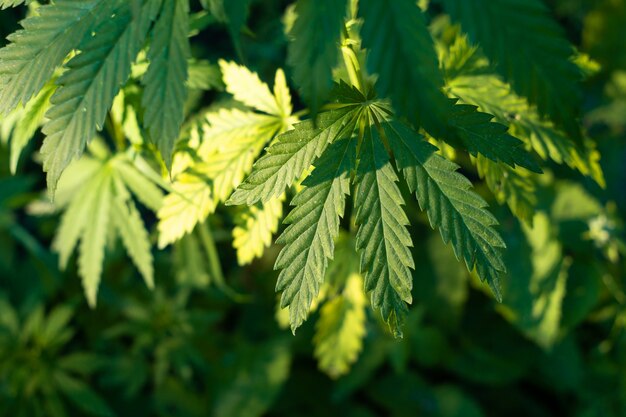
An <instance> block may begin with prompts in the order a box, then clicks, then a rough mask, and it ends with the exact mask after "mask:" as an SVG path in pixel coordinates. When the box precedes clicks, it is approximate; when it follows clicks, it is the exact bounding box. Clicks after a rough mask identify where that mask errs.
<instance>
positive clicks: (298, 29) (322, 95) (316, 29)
mask: <svg viewBox="0 0 626 417" xmlns="http://www.w3.org/2000/svg"><path fill="white" fill-rule="evenodd" d="M346 11H347V1H346V0H298V1H297V2H296V8H295V13H296V15H297V17H296V21H295V22H294V24H293V26H292V28H291V31H290V32H289V36H290V37H291V38H292V40H291V42H290V43H289V49H288V61H289V63H290V65H291V66H293V68H294V79H295V81H296V83H297V84H298V86H300V88H301V90H302V94H303V95H304V97H305V98H306V99H307V100H308V102H309V106H310V107H311V109H312V111H313V113H314V114H315V113H317V111H318V110H319V108H320V107H321V105H322V104H323V101H324V100H325V99H326V98H327V97H328V94H329V93H330V90H331V88H332V85H333V80H332V70H333V68H334V67H335V65H336V64H337V57H338V54H339V52H338V50H337V47H338V45H339V42H340V38H341V31H342V28H343V19H344V17H345V15H346Z"/></svg>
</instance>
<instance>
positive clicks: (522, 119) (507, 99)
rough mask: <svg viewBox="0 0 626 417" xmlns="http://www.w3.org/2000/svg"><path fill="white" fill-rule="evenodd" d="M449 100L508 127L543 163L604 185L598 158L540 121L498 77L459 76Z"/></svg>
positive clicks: (538, 116)
mask: <svg viewBox="0 0 626 417" xmlns="http://www.w3.org/2000/svg"><path fill="white" fill-rule="evenodd" d="M447 87H448V89H449V92H450V94H451V95H452V96H454V97H457V98H459V99H461V100H462V101H463V102H464V103H469V104H472V105H475V106H478V107H479V108H480V110H482V111H486V112H488V113H490V114H493V115H494V116H495V117H496V119H497V120H498V121H499V122H501V123H507V124H509V126H510V129H511V133H512V134H513V135H515V137H517V138H520V139H521V140H523V141H524V142H525V144H526V145H527V146H529V147H530V148H532V149H533V150H534V151H535V152H536V153H537V154H538V155H539V156H540V157H541V158H542V159H544V160H547V159H551V160H553V161H554V162H556V163H558V164H562V163H565V164H567V165H568V166H569V167H570V168H572V169H576V170H578V171H579V172H580V173H582V174H583V175H587V176H590V177H592V178H593V179H594V180H595V181H596V182H597V183H598V184H600V185H603V184H604V176H603V174H602V168H601V167H600V165H599V162H598V159H599V154H598V152H597V151H596V150H594V149H592V148H590V147H589V145H585V148H584V149H583V150H579V147H578V146H576V145H575V144H574V142H572V140H571V139H570V138H569V137H568V135H567V134H565V133H564V132H563V131H561V130H559V129H558V128H556V126H555V125H554V124H553V123H552V122H551V121H549V120H546V119H545V118H542V117H541V116H540V115H539V114H538V113H537V111H536V109H534V108H533V107H531V106H530V105H529V103H528V101H527V100H525V99H524V98H522V97H519V96H517V95H516V94H515V93H514V92H512V91H511V88H510V87H509V86H508V85H507V84H505V83H504V82H503V81H502V80H500V79H499V77H498V76H496V75H493V74H484V73H482V74H476V75H464V74H459V75H458V76H456V77H454V78H452V79H450V80H449V82H448V86H447Z"/></svg>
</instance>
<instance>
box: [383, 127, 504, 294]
mask: <svg viewBox="0 0 626 417" xmlns="http://www.w3.org/2000/svg"><path fill="white" fill-rule="evenodd" d="M383 128H384V132H385V136H386V137H387V140H388V141H389V145H390V146H391V149H392V151H393V153H394V155H395V158H396V164H397V166H398V168H399V169H400V170H402V173H403V174H404V177H405V178H406V181H407V184H408V186H409V189H410V190H411V191H412V192H415V193H416V196H417V200H418V202H419V204H420V207H421V208H422V210H426V212H427V213H428V218H429V219H430V224H431V225H432V226H433V228H435V227H436V228H438V229H439V232H440V233H441V237H442V238H443V241H444V242H445V243H446V244H447V243H448V242H451V244H452V248H453V249H454V253H455V255H456V257H457V258H458V259H461V258H462V259H464V260H465V264H466V265H467V268H468V269H469V270H470V271H472V270H473V269H474V268H476V271H477V272H478V276H479V277H480V278H481V279H483V280H485V281H487V282H488V283H489V285H490V286H491V288H492V290H493V292H494V294H495V295H496V298H498V299H500V298H501V296H500V290H499V281H500V277H501V276H502V275H503V274H504V273H505V272H506V267H505V265H504V261H503V260H502V254H501V252H500V251H501V249H503V248H505V246H506V245H505V243H504V241H503V240H502V238H501V237H500V235H499V234H498V233H497V232H496V231H495V230H494V228H493V226H495V225H497V224H498V222H497V220H496V219H495V217H494V216H493V215H492V214H491V213H490V212H489V211H487V210H486V209H485V207H486V206H487V203H486V202H485V201H484V200H483V199H482V198H481V197H480V196H479V195H478V194H476V193H475V192H473V191H472V190H471V187H472V184H471V182H470V181H469V180H467V179H466V178H465V177H463V176H462V175H461V174H459V173H457V172H456V169H457V168H458V167H457V165H456V164H454V163H452V162H450V161H448V160H447V159H445V158H444V157H442V156H440V155H438V154H436V153H435V151H436V148H435V147H434V146H432V145H431V144H429V143H428V142H426V141H424V140H422V138H421V137H420V135H419V134H417V133H416V132H415V131H413V130H412V129H411V128H410V127H408V126H405V125H404V124H402V123H399V122H395V121H392V122H388V123H383Z"/></svg>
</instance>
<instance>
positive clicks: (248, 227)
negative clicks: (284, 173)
mask: <svg viewBox="0 0 626 417" xmlns="http://www.w3.org/2000/svg"><path fill="white" fill-rule="evenodd" d="M284 199H285V198H284V196H281V197H278V198H273V199H271V200H270V201H268V202H267V203H265V204H261V203H257V204H255V205H254V206H250V207H244V208H243V209H242V211H241V212H240V213H238V215H237V216H236V217H235V227H234V228H233V247H234V248H235V249H236V250H237V261H238V262H239V265H246V264H249V263H250V262H252V260H253V259H254V258H259V257H261V255H263V251H264V250H265V248H266V247H268V246H269V245H270V244H271V243H272V235H273V234H274V233H276V231H277V230H278V222H279V221H280V219H281V218H282V217H283V201H284Z"/></svg>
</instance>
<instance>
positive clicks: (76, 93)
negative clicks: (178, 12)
mask: <svg viewBox="0 0 626 417" xmlns="http://www.w3.org/2000/svg"><path fill="white" fill-rule="evenodd" d="M111 3H116V4H117V7H116V8H115V13H114V14H113V15H112V17H111V18H109V19H105V20H104V21H103V22H102V23H101V24H100V25H99V26H97V27H96V29H95V30H94V31H93V32H92V33H91V35H90V36H87V37H86V38H85V39H84V40H83V41H82V42H81V44H80V45H79V47H80V50H81V52H80V53H79V54H78V55H76V56H75V57H74V58H72V59H71V60H70V61H69V62H68V63H67V64H66V67H67V68H68V69H67V71H66V72H65V73H64V74H63V75H62V76H61V77H60V78H59V80H58V81H57V84H58V85H59V87H58V88H57V90H56V92H55V93H54V95H53V96H52V98H51V99H50V101H51V103H52V107H51V109H50V110H49V111H48V113H47V114H46V117H47V118H48V119H49V121H48V122H47V123H46V125H45V126H44V128H43V132H44V133H45V134H46V139H45V141H44V144H43V146H42V148H41V153H42V154H43V156H44V170H45V171H46V172H47V173H48V189H49V190H50V191H51V192H54V190H55V188H56V183H57V181H58V179H59V177H60V175H61V173H62V172H63V170H64V169H65V168H66V167H67V165H68V164H69V163H70V162H71V161H72V160H73V159H75V158H77V157H79V156H80V155H81V154H82V152H83V149H84V148H85V146H86V145H87V144H88V143H89V142H90V141H91V139H92V138H93V136H94V135H95V133H96V130H101V129H102V128H103V126H104V121H105V117H106V115H107V111H108V110H109V109H110V107H111V106H112V104H113V99H114V98H115V96H116V95H117V93H118V92H119V90H120V88H121V87H122V85H123V84H124V83H125V82H126V80H127V79H128V77H129V76H130V72H131V64H132V63H133V60H134V59H135V57H136V55H137V54H138V53H139V51H140V50H141V48H142V47H143V44H144V40H145V38H146V35H147V33H148V29H149V28H150V24H151V21H152V17H153V16H151V11H152V10H153V9H154V8H155V7H154V6H155V3H156V0H149V1H148V2H147V3H146V4H145V5H144V6H143V8H142V10H141V12H140V13H139V14H134V13H133V10H132V8H131V3H129V2H125V1H121V0H116V1H113V2H111Z"/></svg>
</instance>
